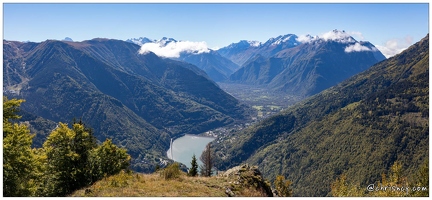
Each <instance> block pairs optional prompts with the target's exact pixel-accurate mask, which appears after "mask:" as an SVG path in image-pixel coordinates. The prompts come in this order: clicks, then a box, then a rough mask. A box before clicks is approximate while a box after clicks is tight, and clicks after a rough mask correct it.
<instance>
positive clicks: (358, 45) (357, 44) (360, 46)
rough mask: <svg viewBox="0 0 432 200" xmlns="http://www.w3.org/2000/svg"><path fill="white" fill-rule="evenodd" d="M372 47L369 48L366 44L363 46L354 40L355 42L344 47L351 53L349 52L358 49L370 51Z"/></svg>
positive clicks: (357, 50)
mask: <svg viewBox="0 0 432 200" xmlns="http://www.w3.org/2000/svg"><path fill="white" fill-rule="evenodd" d="M372 50H373V49H370V48H369V47H367V46H363V45H361V44H360V43H358V42H356V43H355V44H352V45H349V46H347V47H345V52H346V53H351V52H353V51H354V52H359V51H372Z"/></svg>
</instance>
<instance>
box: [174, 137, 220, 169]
mask: <svg viewBox="0 0 432 200" xmlns="http://www.w3.org/2000/svg"><path fill="white" fill-rule="evenodd" d="M214 139H216V138H213V137H202V136H196V135H185V136H183V137H180V138H177V139H176V140H174V141H173V143H172V146H171V147H170V149H168V151H167V156H168V158H170V159H173V160H175V161H177V162H180V163H183V164H185V165H186V166H187V167H188V168H190V167H191V161H192V156H193V155H194V154H195V157H196V158H197V161H198V166H200V165H201V164H202V163H201V161H200V159H199V157H200V156H201V153H202V152H203V151H204V149H205V147H206V145H207V144H208V143H209V142H211V141H213V140H214ZM171 148H172V156H171Z"/></svg>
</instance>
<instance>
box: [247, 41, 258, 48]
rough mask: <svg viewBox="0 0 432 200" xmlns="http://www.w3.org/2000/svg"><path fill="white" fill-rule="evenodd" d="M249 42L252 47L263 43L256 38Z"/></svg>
mask: <svg viewBox="0 0 432 200" xmlns="http://www.w3.org/2000/svg"><path fill="white" fill-rule="evenodd" d="M247 42H248V43H249V45H250V46H252V47H259V46H260V45H261V42H259V41H256V40H248V41H247Z"/></svg>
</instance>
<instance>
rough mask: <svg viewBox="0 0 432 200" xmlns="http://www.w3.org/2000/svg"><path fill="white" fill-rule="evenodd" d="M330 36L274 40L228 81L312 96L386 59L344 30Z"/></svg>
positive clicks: (293, 37) (263, 46)
mask: <svg viewBox="0 0 432 200" xmlns="http://www.w3.org/2000/svg"><path fill="white" fill-rule="evenodd" d="M331 33H332V35H330V36H328V38H318V37H316V38H314V37H309V38H306V39H303V41H297V39H298V37H297V36H295V35H286V36H283V37H282V36H280V37H277V38H272V39H270V40H268V41H267V42H266V43H264V44H262V45H260V46H259V49H260V50H259V51H256V52H261V53H263V54H261V53H259V54H256V55H255V56H253V57H251V58H250V59H249V60H248V61H247V62H245V63H244V64H243V66H242V68H240V69H239V70H238V71H236V72H235V73H233V74H232V75H231V76H230V78H229V80H230V81H232V82H235V83H243V84H253V85H266V86H268V88H269V89H272V90H275V91H281V92H286V93H290V94H296V95H300V96H310V95H313V94H316V93H318V92H320V91H322V90H324V89H327V88H329V87H331V86H333V85H335V84H337V83H339V82H341V81H343V80H345V79H346V78H348V77H350V76H352V75H354V74H357V73H359V72H361V71H364V70H366V69H367V68H369V67H370V66H372V65H373V64H375V63H377V62H379V61H381V60H384V59H385V57H384V55H382V54H381V52H379V50H378V49H377V48H375V47H374V46H373V45H372V44H371V43H369V42H358V41H356V40H355V39H354V38H352V37H351V36H349V35H348V34H346V33H345V32H343V31H337V30H334V31H333V32H331ZM295 41H297V42H295ZM300 42H302V43H300ZM254 48H256V47H253V48H252V49H254ZM245 53H246V54H248V53H249V50H247V51H245ZM240 54H241V53H238V54H237V55H240Z"/></svg>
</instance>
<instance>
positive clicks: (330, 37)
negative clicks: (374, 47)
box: [297, 29, 357, 44]
mask: <svg viewBox="0 0 432 200" xmlns="http://www.w3.org/2000/svg"><path fill="white" fill-rule="evenodd" d="M297 41H299V42H303V43H307V42H313V41H326V42H327V41H335V42H339V43H344V44H348V43H356V42H357V41H356V40H355V39H354V38H353V37H351V35H350V34H348V33H347V32H345V31H344V30H342V31H339V30H337V29H335V30H333V31H329V32H327V33H323V34H321V35H319V36H318V35H317V36H315V37H314V36H311V35H309V34H308V35H302V36H299V37H298V38H297Z"/></svg>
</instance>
